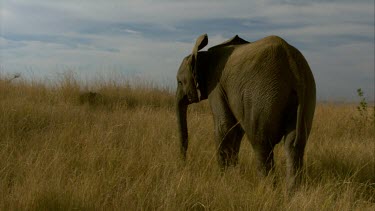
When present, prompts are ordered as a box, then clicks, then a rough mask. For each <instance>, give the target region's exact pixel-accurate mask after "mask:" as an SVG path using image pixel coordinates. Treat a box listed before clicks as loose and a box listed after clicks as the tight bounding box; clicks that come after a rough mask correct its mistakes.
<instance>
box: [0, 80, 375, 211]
mask: <svg viewBox="0 0 375 211" xmlns="http://www.w3.org/2000/svg"><path fill="white" fill-rule="evenodd" d="M17 80H18V81H17ZM17 80H14V81H11V82H9V81H7V80H5V79H4V78H3V79H1V80H0V209H1V210H72V209H79V210H91V209H109V210H113V209H115V210H190V209H192V210H205V209H207V210H374V209H375V140H374V137H375V130H374V120H373V119H372V120H364V118H362V117H361V116H360V115H359V114H358V112H357V110H356V107H355V105H334V104H319V105H318V107H317V110H316V115H315V120H314V125H313V130H312V133H311V136H310V139H309V142H308V145H307V148H306V156H305V163H306V165H305V175H304V180H303V184H302V187H301V189H300V190H299V191H298V192H296V193H295V194H294V195H293V196H290V197H289V196H288V194H287V193H286V189H285V186H284V180H285V179H284V178H285V158H284V153H283V147H282V144H280V146H277V147H276V149H275V159H276V165H277V167H276V170H275V175H274V177H275V180H276V181H277V184H276V185H275V186H273V185H272V179H271V178H268V179H265V180H263V179H259V178H258V177H257V173H256V172H255V168H254V165H255V163H254V159H253V153H252V149H251V147H250V145H249V143H248V141H247V140H246V138H245V139H244V140H243V143H242V147H241V151H240V161H239V165H238V166H237V167H235V168H231V169H229V170H228V171H226V172H225V173H223V174H221V173H220V170H219V168H218V166H217V163H216V157H215V144H214V141H213V123H212V116H211V114H210V111H209V109H208V106H207V103H202V104H198V105H193V106H191V108H190V109H189V121H188V124H189V132H190V133H189V134H190V145H189V151H188V159H187V162H186V163H183V162H182V161H181V160H180V159H179V145H178V139H177V132H176V119H175V114H174V110H175V109H174V102H173V100H174V97H173V94H172V93H171V91H170V90H168V89H162V88H160V87H157V86H154V85H150V84H147V83H146V84H143V85H140V86H138V87H134V86H131V85H129V84H127V83H123V84H118V83H115V82H113V81H110V80H109V81H102V82H98V83H94V84H86V85H83V84H81V83H80V82H79V81H77V80H75V79H74V78H73V77H71V76H68V77H64V78H62V80H61V81H60V82H58V83H55V84H52V85H51V84H49V85H47V84H45V83H43V82H38V81H25V80H19V79H17ZM89 91H92V92H95V93H96V96H95V97H94V98H92V99H91V101H89V97H87V96H86V97H85V93H86V94H87V93H88V92H89ZM371 112H372V111H371ZM370 115H372V114H370Z"/></svg>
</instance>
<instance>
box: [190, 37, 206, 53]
mask: <svg viewBox="0 0 375 211" xmlns="http://www.w3.org/2000/svg"><path fill="white" fill-rule="evenodd" d="M207 43H208V37H207V34H203V35H201V36H199V37H198V39H197V41H196V42H195V46H194V48H193V55H196V54H198V51H199V50H201V49H202V48H204V47H205V46H206V45H207Z"/></svg>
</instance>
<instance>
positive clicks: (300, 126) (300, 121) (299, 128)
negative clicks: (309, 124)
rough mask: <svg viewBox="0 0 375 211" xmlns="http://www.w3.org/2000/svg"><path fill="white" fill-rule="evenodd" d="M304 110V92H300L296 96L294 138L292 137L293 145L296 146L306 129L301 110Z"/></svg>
mask: <svg viewBox="0 0 375 211" xmlns="http://www.w3.org/2000/svg"><path fill="white" fill-rule="evenodd" d="M303 111H304V94H303V93H302V94H300V96H298V107H297V122H296V138H295V139H294V143H293V146H294V147H296V146H297V143H298V142H299V140H300V138H302V137H303V133H304V132H305V130H306V127H305V125H304V121H303V119H304V118H303V113H304V112H303Z"/></svg>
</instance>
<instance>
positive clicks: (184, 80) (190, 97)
mask: <svg viewBox="0 0 375 211" xmlns="http://www.w3.org/2000/svg"><path fill="white" fill-rule="evenodd" d="M207 42H208V38H207V34H204V35H201V36H200V37H198V39H197V41H196V43H195V46H194V48H193V52H192V54H191V55H189V56H187V57H185V59H184V60H183V61H182V63H181V66H180V68H179V70H178V73H177V83H178V86H177V92H176V105H177V120H178V125H179V133H180V140H181V153H182V155H183V157H184V158H185V157H186V150H187V146H188V131H187V122H186V112H187V106H188V105H189V104H191V103H196V102H199V101H200V100H201V94H200V90H199V84H198V79H197V71H198V70H197V61H198V51H199V50H201V49H202V48H204V47H205V46H206V45H207Z"/></svg>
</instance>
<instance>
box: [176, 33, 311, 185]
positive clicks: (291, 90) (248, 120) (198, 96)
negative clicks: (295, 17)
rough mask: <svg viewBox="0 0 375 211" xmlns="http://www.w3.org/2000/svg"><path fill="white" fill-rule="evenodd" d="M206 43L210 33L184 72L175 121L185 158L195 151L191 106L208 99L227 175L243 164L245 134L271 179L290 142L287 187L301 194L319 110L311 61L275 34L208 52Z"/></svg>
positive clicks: (263, 173)
mask: <svg viewBox="0 0 375 211" xmlns="http://www.w3.org/2000/svg"><path fill="white" fill-rule="evenodd" d="M207 43H208V36H207V34H204V35H201V36H199V37H198V38H197V40H196V43H195V46H194V47H193V51H192V53H191V54H190V55H188V56H186V57H185V58H184V59H183V61H182V63H181V65H180V67H179V69H178V73H177V83H178V85H177V91H176V115H177V124H178V132H179V139H180V141H181V146H180V148H181V156H182V158H183V160H185V159H186V154H187V149H188V128H187V119H186V118H187V108H188V105H189V104H192V103H198V102H200V101H202V100H205V99H208V101H209V105H210V109H211V111H212V114H213V120H214V135H215V142H216V144H217V158H218V162H219V165H220V167H221V169H223V170H225V169H227V167H229V166H235V165H236V164H237V163H238V154H239V149H240V144H241V141H242V138H243V136H244V134H245V133H246V136H247V139H248V140H249V141H250V144H251V146H252V149H253V152H254V155H255V159H256V166H257V171H258V173H259V175H260V176H263V177H264V176H267V175H269V173H270V172H272V170H273V169H274V159H273V150H274V147H275V145H276V144H278V143H280V142H283V143H284V149H285V150H284V151H285V154H286V167H287V180H286V181H287V188H288V189H289V190H293V189H295V188H296V187H298V186H299V184H300V180H301V174H302V166H303V156H304V151H305V146H306V142H307V139H308V137H309V134H310V130H311V126H312V121H313V116H314V112H315V104H316V86H315V80H314V76H313V74H312V72H311V69H310V67H309V65H308V63H307V61H306V59H305V58H304V56H303V55H302V53H301V52H300V51H299V50H297V49H296V48H295V47H293V46H291V45H290V44H288V43H287V42H286V41H285V40H283V39H282V38H280V37H278V36H275V35H272V36H268V37H265V38H262V39H260V40H258V41H255V42H248V41H246V40H244V39H242V38H240V37H239V36H238V35H236V36H234V37H233V38H231V39H229V40H228V41H226V42H224V43H222V44H219V45H216V46H213V47H211V48H209V49H208V50H206V51H201V50H202V48H204V47H205V46H206V45H207Z"/></svg>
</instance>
